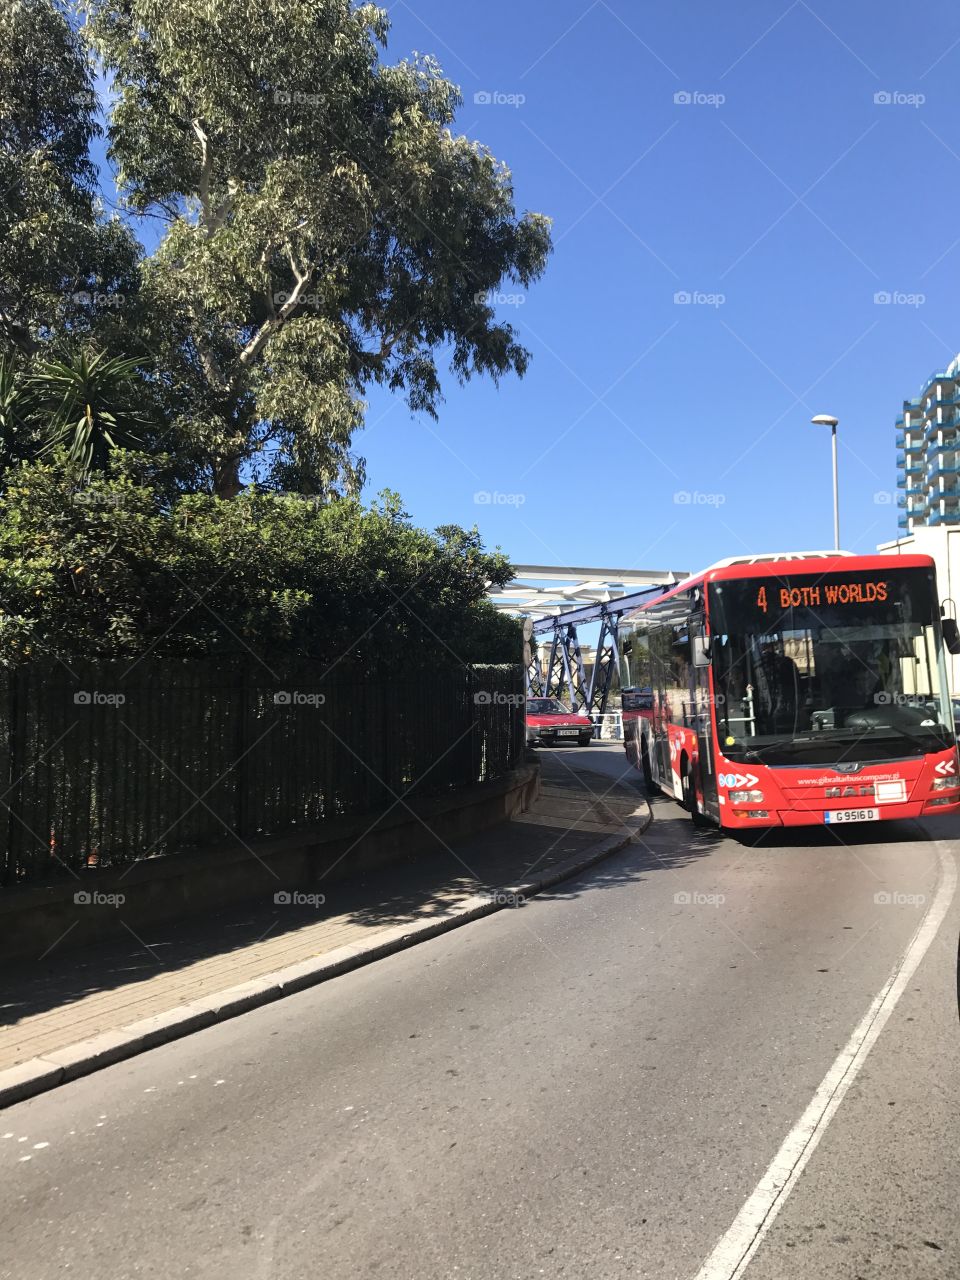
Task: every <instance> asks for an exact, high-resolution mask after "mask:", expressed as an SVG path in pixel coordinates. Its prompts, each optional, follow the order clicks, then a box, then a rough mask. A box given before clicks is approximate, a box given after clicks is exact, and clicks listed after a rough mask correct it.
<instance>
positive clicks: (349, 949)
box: [0, 805, 653, 1110]
mask: <svg viewBox="0 0 960 1280" xmlns="http://www.w3.org/2000/svg"><path fill="white" fill-rule="evenodd" d="M646 809H647V815H646V820H645V822H644V823H643V825H642V826H640V827H636V828H634V827H630V828H628V827H624V828H622V829H621V830H620V831H618V832H615V833H614V834H613V835H610V836H608V837H607V838H606V839H605V840H599V841H598V842H597V843H596V844H593V845H591V846H590V847H589V848H588V849H585V850H584V851H583V853H582V854H580V855H579V856H578V857H577V858H572V859H570V860H568V861H567V862H563V863H559V864H558V865H556V866H554V867H551V868H550V870H549V871H548V872H546V873H545V874H544V875H543V876H542V877H541V878H540V879H538V880H533V881H530V882H529V883H527V884H519V885H508V886H504V887H501V888H499V889H496V890H493V891H491V892H490V893H483V894H477V895H475V896H474V897H472V898H467V899H466V900H465V901H464V902H462V903H461V904H460V905H459V906H458V907H457V908H456V909H455V910H453V911H449V912H447V913H445V914H444V915H442V916H440V917H438V918H437V919H435V920H430V921H429V922H427V923H425V924H419V925H408V924H403V925H395V926H394V927H393V928H392V929H382V930H380V932H378V933H376V934H374V935H373V937H372V938H371V939H370V941H369V942H368V943H366V944H364V945H363V946H362V947H353V946H345V947H338V948H337V949H336V950H335V951H327V952H325V953H324V954H323V955H322V956H316V957H313V958H311V959H309V960H301V961H300V962H299V963H298V964H294V965H288V966H287V967H286V968H283V969H277V970H275V971H274V972H273V973H266V974H263V975H262V976H261V977H259V978H254V979H252V980H251V981H249V982H245V983H242V984H241V985H240V986H236V987H228V988H227V989H226V990H224V991H218V992H214V994H212V995H209V996H204V997H203V998H202V999H199V1000H194V1001H191V1002H190V1003H189V1004H182V1005H178V1006H177V1007H176V1008H174V1009H168V1010H167V1011H166V1012H165V1013H159V1014H155V1015H154V1016H153V1017H150V1018H143V1019H141V1020H140V1021H139V1022H132V1023H130V1024H128V1025H127V1026H125V1027H120V1028H119V1029H117V1030H114V1031H104V1032H102V1033H101V1034H100V1035H97V1036H94V1037H93V1038H92V1039H90V1040H82V1041H80V1042H79V1043H77V1044H72V1045H68V1046H67V1047H66V1048H64V1049H57V1050H56V1051H54V1052H53V1053H49V1054H46V1055H44V1057H42V1058H31V1059H30V1060H29V1061H27V1062H21V1063H18V1064H17V1065H16V1066H14V1067H8V1068H6V1069H5V1070H3V1071H0V1110H2V1109H3V1108H4V1107H9V1106H12V1105H13V1104H14V1103H16V1102H23V1101H24V1100H25V1099H27V1098H32V1097H35V1096H36V1095H37V1094H39V1093H45V1092H46V1091H47V1090H48V1089H55V1088H56V1087H57V1086H58V1085H61V1084H67V1083H68V1082H69V1081H70V1080H77V1079H79V1078H80V1077H81V1076H86V1075H90V1074H91V1073H92V1072H94V1071H98V1070H100V1068H101V1067H109V1066H112V1065H113V1064H114V1063H115V1062H122V1061H123V1060H124V1059H125V1058H133V1057H135V1056H136V1055H137V1054H138V1053H145V1052H146V1051H147V1050H148V1049H155V1048H157V1046H158V1045H162V1044H168V1043H169V1042H170V1041H172V1040H179V1039H180V1038H181V1037H182V1036H187V1035H190V1034H191V1033H192V1032H194V1031H200V1030H202V1028H204V1027H210V1026H213V1025H214V1024H215V1023H217V1022H226V1021H227V1019H229V1018H236V1017H238V1016H239V1015H240V1014H242V1013H247V1012H249V1011H250V1010H251V1009H258V1008H260V1007H261V1006H262V1005H266V1004H272V1003H273V1001H275V1000H281V999H282V998H283V997H284V996H288V995H293V994H295V993H296V992H297V991H305V990H306V989H307V988H308V987H313V986H317V985H319V984H320V983H321V982H326V981H327V980H328V979H329V978H336V977H338V976H339V975H340V974H342V973H349V972H350V970H351V969H359V968H361V967H362V966H363V965H366V964H371V963H372V962H373V961H374V960H381V959H383V958H384V957H385V956H389V955H393V954H394V953H395V952H397V951H404V950H406V949H407V947H413V946H416V944H417V943H418V942H426V941H427V939H428V938H435V937H437V936H438V935H439V934H441V933H447V932H449V931H450V930H451V929H456V928H458V927H459V926H460V925H462V924H468V923H469V922H470V921H471V920H480V919H481V918H482V917H483V916H489V915H493V913H494V912H495V911H502V910H503V909H504V907H506V906H508V905H510V904H509V899H510V898H511V897H523V898H531V897H533V896H534V895H535V894H538V893H542V892H543V890H544V889H550V888H552V887H553V886H554V885H555V884H559V883H560V882H561V881H562V880H567V879H569V878H570V877H571V876H573V875H576V874H577V873H578V872H580V871H584V870H586V869H587V868H588V867H592V866H593V865H594V864H595V863H597V862H602V861H603V859H604V858H608V857H610V855H611V854H614V853H619V852H620V850H621V849H624V848H626V846H627V845H628V844H629V843H630V841H631V840H632V839H633V838H634V837H635V836H639V835H642V834H643V833H644V832H645V831H646V829H647V827H649V825H650V823H651V821H652V820H653V813H652V811H651V809H650V806H649V805H647V806H646Z"/></svg>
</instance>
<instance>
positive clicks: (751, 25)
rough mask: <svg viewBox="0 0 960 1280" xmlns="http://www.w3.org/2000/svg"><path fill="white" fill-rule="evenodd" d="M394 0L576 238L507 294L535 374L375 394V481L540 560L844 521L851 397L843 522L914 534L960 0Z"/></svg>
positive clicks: (518, 171)
mask: <svg viewBox="0 0 960 1280" xmlns="http://www.w3.org/2000/svg"><path fill="white" fill-rule="evenodd" d="M388 7H389V10H390V14H391V18H392V21H393V31H392V34H391V39H390V45H389V49H388V55H387V56H388V58H389V59H390V60H391V61H394V60H397V59H399V58H400V57H401V56H404V55H406V54H408V53H409V52H410V51H411V50H414V49H415V50H418V51H420V52H425V53H432V54H435V55H436V56H437V57H438V58H439V60H440V62H441V65H442V66H443V68H444V71H445V73H446V74H447V75H448V76H449V77H450V78H451V79H453V80H455V81H456V82H457V83H458V84H460V86H461V87H462V90H463V95H464V107H463V109H462V111H461V113H460V117H459V120H458V127H459V129H460V131H462V132H464V133H466V134H468V135H469V136H471V137H475V138H478V139H480V140H481V141H483V142H485V143H487V144H488V145H489V146H490V147H491V149H492V150H493V152H494V154H495V155H496V156H497V157H498V158H499V159H502V160H504V161H506V162H507V163H508V164H509V165H510V167H511V169H512V170H513V173H514V179H515V186H516V195H517V202H518V207H519V208H520V209H534V210H538V211H542V212H544V213H547V214H549V215H551V216H552V217H553V219H554V232H555V238H556V252H555V254H554V256H553V258H552V260H551V262H550V265H549V267H548V270H547V273H546V276H545V277H544V279H543V280H542V281H541V282H540V283H539V284H537V285H536V286H535V287H534V288H533V289H532V290H531V291H530V292H529V294H528V295H527V296H526V297H525V298H524V299H523V301H522V304H521V305H516V304H511V303H509V302H508V303H507V304H505V305H504V306H503V307H502V311H503V313H504V314H505V315H507V316H509V318H510V319H511V320H512V321H513V322H514V323H515V324H516V326H517V328H518V330H519V333H520V335H521V337H522V340H523V341H524V343H525V345H527V346H528V348H529V349H530V351H531V352H532V353H533V356H534V360H533V363H532V366H531V369H530V371H529V373H528V374H527V376H526V378H525V379H523V380H522V381H520V380H518V379H510V380H507V381H506V382H504V383H503V384H502V385H501V387H500V388H499V389H496V388H494V387H493V386H492V385H491V384H489V383H486V382H475V383H472V384H469V385H468V386H467V387H465V388H462V389H461V388H460V387H458V386H457V384H456V383H455V382H454V381H453V380H452V379H450V378H448V379H447V380H446V383H445V389H446V402H445V404H444V405H443V408H442V414H441V419H440V422H439V423H434V422H432V421H430V420H425V419H422V418H411V416H410V414H409V412H408V410H407V409H406V407H405V405H404V404H403V403H402V401H399V400H396V399H395V398H392V397H390V396H387V395H383V396H380V395H378V396H375V397H373V398H372V400H371V404H370V413H369V417H368V426H367V429H366V430H365V431H364V432H363V433H362V434H361V435H359V436H358V437H357V446H358V448H359V451H360V452H361V453H363V454H364V455H365V456H366V458H367V461H368V468H369V478H370V483H369V489H370V492H371V493H372V492H374V491H376V490H377V489H379V488H382V487H384V486H389V487H392V488H395V489H398V490H399V491H400V492H401V494H402V495H403V497H404V499H405V501H406V505H407V507H408V509H409V510H410V512H411V514H412V515H413V516H414V517H415V519H416V520H417V521H418V522H419V523H422V524H424V525H427V526H431V527H432V526H434V525H437V524H440V523H445V522H448V521H457V522H459V523H462V524H465V525H471V524H473V523H477V524H479V526H480V528H481V530H482V531H483V533H484V535H485V537H486V540H487V541H488V543H490V544H494V543H499V544H500V545H501V546H503V548H504V549H505V550H506V551H507V552H508V553H509V554H510V556H511V557H512V558H513V559H514V560H515V561H516V562H519V563H524V562H538V563H545V562H549V563H568V564H569V563H573V564H599V565H613V566H618V567H654V568H679V569H689V570H694V569H696V568H698V567H700V566H702V565H703V564H705V563H709V562H710V561H711V560H713V559H716V558H719V557H720V556H724V555H732V554H737V553H740V552H745V551H763V550H786V549H798V548H814V547H823V546H829V545H830V544H831V541H832V496H831V480H830V453H829V431H828V430H826V429H824V428H815V427H813V426H810V425H809V419H810V417H811V416H812V415H813V414H815V413H832V414H835V415H836V416H838V417H839V418H840V479H841V539H842V542H843V545H844V546H846V547H849V548H850V549H852V550H859V551H866V550H871V549H872V548H873V547H874V545H875V544H876V543H877V542H878V541H882V540H884V539H887V538H891V537H894V536H896V531H897V530H896V519H897V509H896V506H895V505H894V504H895V495H896V489H895V457H894V455H895V446H894V425H893V424H894V419H895V417H896V415H897V414H898V412H899V410H900V407H901V402H902V400H903V398H904V397H905V396H913V395H916V394H917V391H918V389H919V384H920V383H921V382H922V381H923V379H924V377H925V375H926V374H927V373H928V372H930V371H931V370H933V369H935V368H940V367H943V366H944V365H945V364H946V363H947V362H948V361H949V360H950V359H951V358H952V357H953V355H955V354H956V352H957V350H958V349H960V325H958V324H957V289H956V278H957V272H958V269H960V204H958V201H957V200H956V199H955V197H956V195H957V192H958V187H960V135H958V130H957V127H956V126H957V121H958V119H960V79H958V76H957V69H958V65H960V12H958V11H957V10H956V7H955V6H953V5H949V4H947V3H946V2H945V0H943V2H940V0H924V2H922V3H918V4H914V5H911V6H893V5H887V6H883V7H881V8H878V7H877V6H876V5H875V4H867V3H864V2H861V0H855V2H853V3H848V4H845V5H843V6H842V7H841V6H829V7H828V6H826V5H822V3H821V6H820V7H812V6H811V5H809V4H807V3H805V0H797V2H796V3H790V0H778V2H777V3H764V2H760V0H745V2H741V3H740V4H738V5H736V6H734V5H724V6H717V5H716V4H708V3H705V2H703V0H695V2H691V0H685V2H681V3H676V4H671V5H663V4H654V3H649V2H644V3H629V2H628V0H597V2H596V3H590V0H556V2H555V3H554V4H552V5H550V6H539V5H537V6H534V5H518V4H516V3H507V2H506V0H486V2H485V3H484V4H483V5H469V6H468V5H460V4H456V5H452V4H450V3H449V2H448V0H415V2H411V3H407V0H399V3H395V4H391V5H389V6H388ZM838 9H842V11H841V12H837V10H838ZM477 92H487V93H490V94H495V95H496V94H499V95H502V96H504V97H509V98H513V99H516V98H517V96H518V95H522V96H523V101H522V102H519V103H517V102H516V101H514V102H507V101H500V102H497V101H494V102H492V103H475V102H474V94H475V93H477ZM684 93H685V94H688V95H690V96H691V97H692V98H693V100H692V101H688V102H676V101H675V95H676V94H684ZM718 95H720V96H722V99H721V97H719V96H718ZM875 95H887V97H888V99H889V100H887V101H884V100H882V99H881V100H879V101H877V100H875ZM507 291H508V292H509V291H510V288H509V286H508V287H507ZM678 293H686V294H688V295H695V296H696V300H694V301H690V302H687V303H678V302H676V301H675V294H678ZM877 294H886V295H891V296H892V297H893V299H894V300H893V301H890V302H887V303H883V302H880V303H878V302H876V301H875V295H877ZM721 298H722V301H721ZM477 494H487V495H496V496H495V497H494V498H493V499H492V500H491V501H489V502H486V503H484V502H477V501H475V495H477ZM678 494H688V495H691V500H690V501H689V502H687V503H683V502H678V501H676V500H675V498H676V495H678ZM878 495H879V499H880V500H879V501H878V500H877V497H878Z"/></svg>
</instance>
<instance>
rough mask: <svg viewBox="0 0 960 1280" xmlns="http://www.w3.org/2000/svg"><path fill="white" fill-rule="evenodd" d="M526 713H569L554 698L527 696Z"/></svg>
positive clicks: (537, 714)
mask: <svg viewBox="0 0 960 1280" xmlns="http://www.w3.org/2000/svg"><path fill="white" fill-rule="evenodd" d="M527 714H528V715H533V716H565V715H570V714H571V713H570V712H569V711H568V710H567V708H566V707H564V706H562V705H561V704H560V703H559V702H558V701H557V699H556V698H528V699H527Z"/></svg>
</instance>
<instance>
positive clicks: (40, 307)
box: [0, 0, 138, 356]
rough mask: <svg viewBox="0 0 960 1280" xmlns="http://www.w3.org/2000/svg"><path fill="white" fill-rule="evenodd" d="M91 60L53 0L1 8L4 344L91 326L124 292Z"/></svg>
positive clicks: (37, 344) (17, 347) (121, 233)
mask: <svg viewBox="0 0 960 1280" xmlns="http://www.w3.org/2000/svg"><path fill="white" fill-rule="evenodd" d="M93 69H94V68H93V61H92V59H91V56H90V53H89V51H88V50H87V49H86V48H85V47H84V45H83V42H82V41H81V40H80V39H79V36H78V33H77V31H76V29H75V25H73V24H71V22H70V21H69V18H68V15H67V13H66V12H65V10H64V9H63V7H62V6H60V5H58V4H56V3H53V0H3V3H0V351H3V352H5V353H6V354H7V355H8V356H9V355H12V354H14V353H20V354H26V355H33V354H34V353H36V352H37V351H38V350H39V349H41V348H42V347H43V345H44V344H45V343H46V342H49V341H54V340H57V339H59V338H60V337H62V335H63V333H64V332H65V331H66V330H68V329H70V330H74V331H76V332H78V333H82V332H89V331H90V330H91V328H92V327H94V326H95V325H96V324H97V322H98V319H99V317H100V316H102V315H104V314H105V313H106V312H108V311H109V309H110V308H111V307H114V306H115V305H116V302H117V299H118V297H119V296H120V295H121V294H122V293H123V292H124V291H126V292H130V290H131V288H132V285H133V282H134V281H135V276H136V261H137V257H138V247H137V245H136V241H135V239H134V237H133V235H132V234H131V232H130V230H129V228H128V227H127V226H125V225H124V223H123V222H122V221H121V220H120V219H119V218H115V217H114V218H110V217H107V216H106V215H105V214H104V213H103V210H102V209H101V207H100V204H99V201H98V195H97V170H96V167H95V165H94V164H93V162H92V160H91V157H90V146H91V143H92V142H93V140H94V139H95V138H96V136H97V134H98V132H99V128H98V125H97V122H96V111H97V96H96V92H95V89H94V79H93Z"/></svg>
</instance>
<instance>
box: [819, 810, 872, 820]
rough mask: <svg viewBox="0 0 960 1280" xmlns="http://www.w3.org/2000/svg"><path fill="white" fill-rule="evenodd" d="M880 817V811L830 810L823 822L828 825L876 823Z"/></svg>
mask: <svg viewBox="0 0 960 1280" xmlns="http://www.w3.org/2000/svg"><path fill="white" fill-rule="evenodd" d="M879 817H880V810H879V809H828V810H827V811H826V813H825V814H824V815H823V820H824V822H826V823H833V822H876V821H878V819H879Z"/></svg>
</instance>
